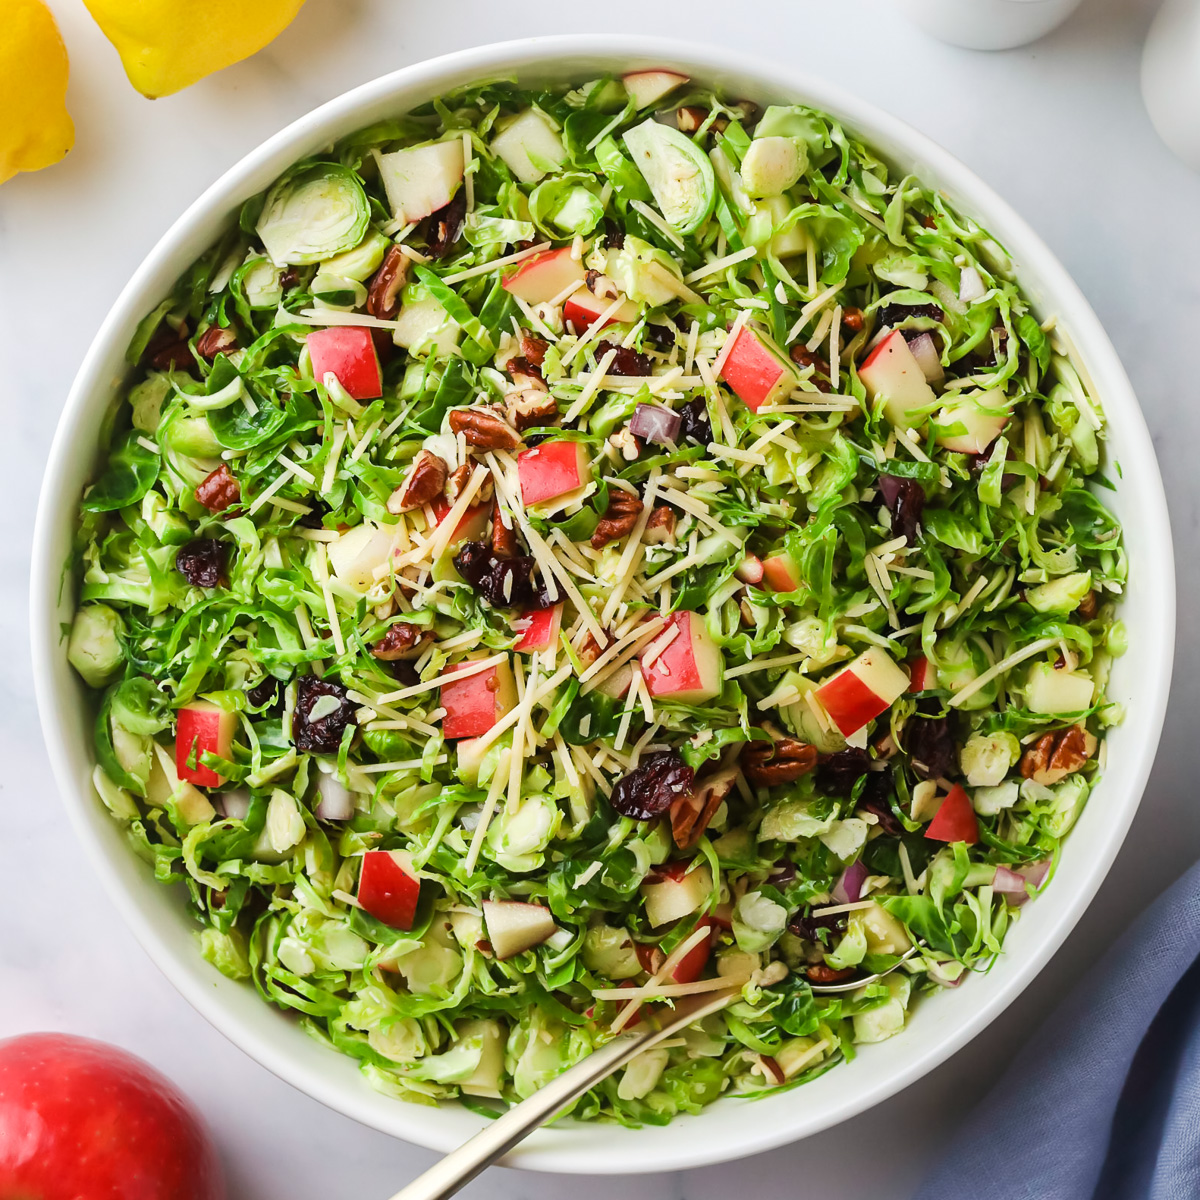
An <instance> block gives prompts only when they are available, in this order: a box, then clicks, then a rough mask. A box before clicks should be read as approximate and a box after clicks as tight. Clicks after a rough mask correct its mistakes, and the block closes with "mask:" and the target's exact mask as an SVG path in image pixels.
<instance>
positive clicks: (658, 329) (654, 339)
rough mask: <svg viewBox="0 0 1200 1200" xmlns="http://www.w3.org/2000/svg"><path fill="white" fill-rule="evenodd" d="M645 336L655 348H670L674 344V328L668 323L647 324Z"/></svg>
mask: <svg viewBox="0 0 1200 1200" xmlns="http://www.w3.org/2000/svg"><path fill="white" fill-rule="evenodd" d="M645 336H646V341H648V342H649V343H650V345H652V346H653V347H654V348H655V350H670V349H671V347H672V346H674V345H675V330H673V329H672V328H671V327H670V326H669V325H647V326H646V334H645Z"/></svg>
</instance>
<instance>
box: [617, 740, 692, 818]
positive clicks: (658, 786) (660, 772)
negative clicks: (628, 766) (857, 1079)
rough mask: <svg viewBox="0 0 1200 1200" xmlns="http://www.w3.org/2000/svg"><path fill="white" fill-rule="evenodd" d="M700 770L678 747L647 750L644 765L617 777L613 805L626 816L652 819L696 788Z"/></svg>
mask: <svg viewBox="0 0 1200 1200" xmlns="http://www.w3.org/2000/svg"><path fill="white" fill-rule="evenodd" d="M695 780H696V772H695V771H693V770H692V768H691V767H689V766H688V765H687V763H685V762H684V761H683V759H682V758H681V757H680V756H679V754H678V752H676V751H675V750H660V751H658V752H657V753H655V754H647V755H646V757H645V758H643V759H642V762H641V766H639V767H637V768H636V769H634V770H632V771H630V772H629V774H628V775H626V776H624V777H623V778H621V779H619V780H617V786H616V787H615V788H613V793H612V796H611V797H610V799H611V801H612V806H613V808H615V809H616V810H617V812H619V813H620V814H621V816H623V817H632V818H633V819H634V820H635V821H650V820H653V819H654V818H655V817H657V816H659V815H661V814H662V813H664V812H666V811H667V809H668V808H670V807H671V803H672V801H674V800H677V799H678V798H679V797H680V796H686V795H687V794H688V793H689V792H690V791H691V790H692V784H693V783H694V782H695Z"/></svg>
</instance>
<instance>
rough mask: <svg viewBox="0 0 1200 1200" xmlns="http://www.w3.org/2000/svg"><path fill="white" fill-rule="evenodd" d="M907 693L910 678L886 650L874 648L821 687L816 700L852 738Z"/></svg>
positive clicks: (844, 733) (842, 732) (843, 734)
mask: <svg viewBox="0 0 1200 1200" xmlns="http://www.w3.org/2000/svg"><path fill="white" fill-rule="evenodd" d="M907 690H908V676H907V675H906V674H905V673H904V671H903V670H901V668H900V667H898V666H897V665H896V663H895V662H894V661H893V660H892V659H891V658H890V657H889V656H888V654H887V653H886V652H885V651H883V650H881V649H880V648H879V647H878V646H872V647H871V649H870V650H867V651H865V652H864V653H863V654H860V655H859V656H858V657H857V658H856V659H855V660H854V661H853V662H852V663H850V664H849V665H848V666H846V667H844V668H843V669H842V670H841V671H839V672H838V673H837V674H836V675H834V676H833V678H832V679H827V680H826V681H825V682H824V683H823V684H821V686H820V687H819V688H817V691H816V697H817V699H818V700H819V701H820V702H821V706H822V707H823V708H824V709H825V711H826V712H827V713H828V714H829V715H830V717H831V718H832V719H833V723H834V724H835V725H836V726H837V727H838V729H839V730H840V731H841V734H842V736H843V737H850V736H851V735H852V734H854V733H857V732H858V730H860V729H861V728H862V727H863V726H864V725H866V724H867V722H868V721H872V720H874V719H875V718H876V717H877V716H879V714H880V713H881V712H886V711H887V710H888V709H889V708H891V706H892V705H893V704H894V703H895V702H896V700H898V699H899V698H900V697H901V696H903V695H904V693H905V692H906V691H907Z"/></svg>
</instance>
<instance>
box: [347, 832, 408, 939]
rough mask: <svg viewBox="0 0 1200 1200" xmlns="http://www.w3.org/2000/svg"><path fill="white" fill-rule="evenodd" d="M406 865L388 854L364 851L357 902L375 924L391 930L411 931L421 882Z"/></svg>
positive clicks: (393, 855)
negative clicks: (379, 923) (373, 919)
mask: <svg viewBox="0 0 1200 1200" xmlns="http://www.w3.org/2000/svg"><path fill="white" fill-rule="evenodd" d="M409 867H410V864H409V863H407V862H406V861H405V860H404V859H402V858H401V857H400V856H399V855H397V854H396V853H395V852H394V851H391V850H368V851H367V852H366V853H365V854H364V855H363V859H362V870H361V872H360V874H359V877H358V902H359V904H361V905H362V906H363V908H364V909H366V911H367V912H368V913H370V914H371V916H373V917H374V918H375V919H376V920H377V921H382V922H383V923H384V924H385V925H390V926H391V927H392V928H393V929H411V928H412V924H413V917H414V916H415V915H416V912H417V899H418V897H419V896H420V894H421V881H420V880H419V879H417V878H415V877H414V876H413V875H411V874H409Z"/></svg>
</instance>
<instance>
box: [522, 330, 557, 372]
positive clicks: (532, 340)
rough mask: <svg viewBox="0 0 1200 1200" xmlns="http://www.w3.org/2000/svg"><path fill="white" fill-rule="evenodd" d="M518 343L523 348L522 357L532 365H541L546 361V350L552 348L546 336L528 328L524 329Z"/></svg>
mask: <svg viewBox="0 0 1200 1200" xmlns="http://www.w3.org/2000/svg"><path fill="white" fill-rule="evenodd" d="M517 344H518V345H519V346H520V348H521V357H522V358H524V359H525V360H526V362H528V363H529V364H530V366H534V367H540V366H541V365H542V363H544V362H545V361H546V351H547V350H549V349H550V343H549V342H548V341H546V339H545V338H541V337H538V336H537V334H536V333H530V332H529V330H528V329H522V330H521V336H520V338H518V340H517Z"/></svg>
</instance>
